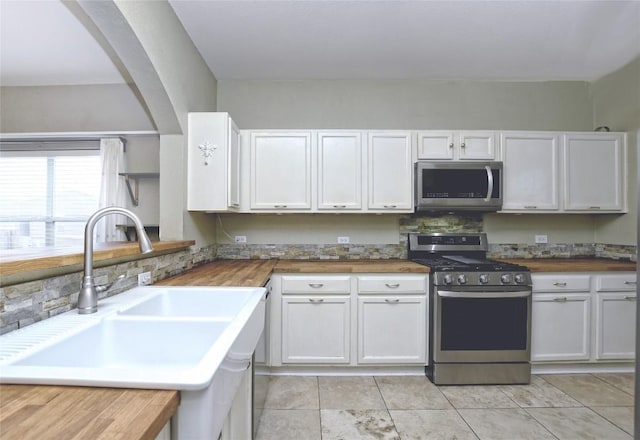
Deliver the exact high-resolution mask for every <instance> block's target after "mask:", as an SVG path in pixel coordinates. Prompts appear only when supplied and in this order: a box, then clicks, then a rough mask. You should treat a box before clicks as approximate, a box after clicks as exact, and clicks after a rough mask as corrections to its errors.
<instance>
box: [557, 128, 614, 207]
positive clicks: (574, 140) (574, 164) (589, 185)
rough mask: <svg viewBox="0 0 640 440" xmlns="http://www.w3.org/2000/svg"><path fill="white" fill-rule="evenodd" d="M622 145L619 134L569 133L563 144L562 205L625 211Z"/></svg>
mask: <svg viewBox="0 0 640 440" xmlns="http://www.w3.org/2000/svg"><path fill="white" fill-rule="evenodd" d="M625 162H626V144H625V142H624V136H623V135H622V134H619V133H571V134H567V135H565V144H564V185H565V190H564V208H565V209H566V210H570V211H590V212H598V211H625V210H626V169H625V166H626V163H625Z"/></svg>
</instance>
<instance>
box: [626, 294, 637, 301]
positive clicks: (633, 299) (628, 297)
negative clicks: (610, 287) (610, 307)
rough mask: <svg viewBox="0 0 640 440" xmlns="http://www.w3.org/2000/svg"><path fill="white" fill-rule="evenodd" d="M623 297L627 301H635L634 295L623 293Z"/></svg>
mask: <svg viewBox="0 0 640 440" xmlns="http://www.w3.org/2000/svg"><path fill="white" fill-rule="evenodd" d="M624 299H626V300H627V301H635V300H636V297H635V296H629V295H625V297H624Z"/></svg>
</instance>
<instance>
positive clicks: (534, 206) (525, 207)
mask: <svg viewBox="0 0 640 440" xmlns="http://www.w3.org/2000/svg"><path fill="white" fill-rule="evenodd" d="M524 209H538V207H537V206H536V205H524Z"/></svg>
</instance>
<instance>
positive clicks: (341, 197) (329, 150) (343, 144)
mask: <svg viewBox="0 0 640 440" xmlns="http://www.w3.org/2000/svg"><path fill="white" fill-rule="evenodd" d="M361 208H362V135H361V134H360V133H326V132H320V133H318V209H331V210H344V209H361Z"/></svg>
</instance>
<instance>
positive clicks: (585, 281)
mask: <svg viewBox="0 0 640 440" xmlns="http://www.w3.org/2000/svg"><path fill="white" fill-rule="evenodd" d="M531 278H532V280H533V291H534V292H588V291H589V290H591V288H590V286H589V281H590V278H591V277H590V276H589V275H567V274H562V273H558V274H553V275H535V274H533V275H532V276H531Z"/></svg>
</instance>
